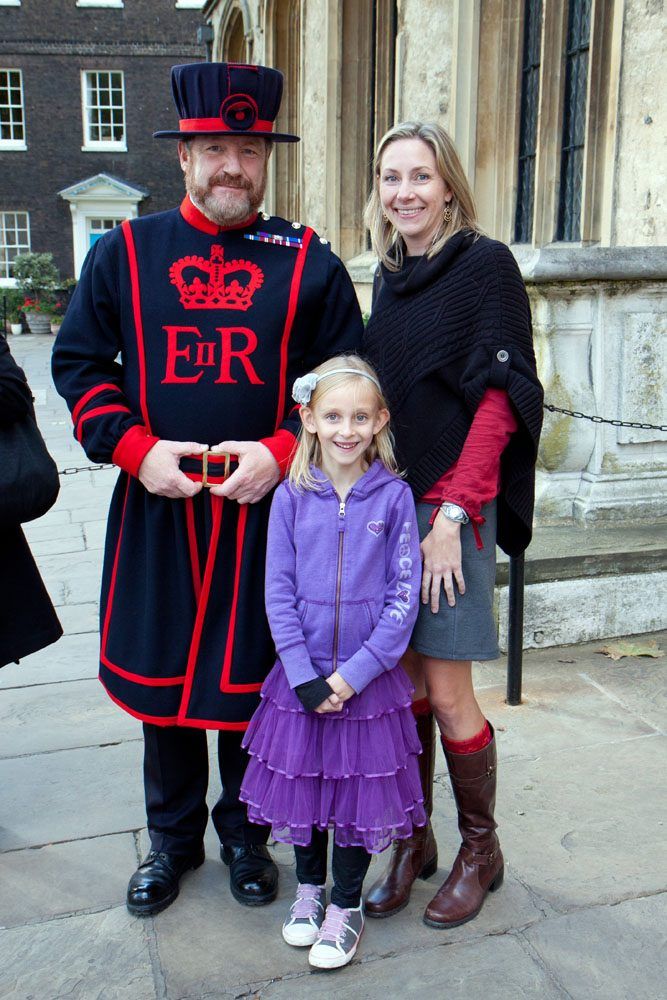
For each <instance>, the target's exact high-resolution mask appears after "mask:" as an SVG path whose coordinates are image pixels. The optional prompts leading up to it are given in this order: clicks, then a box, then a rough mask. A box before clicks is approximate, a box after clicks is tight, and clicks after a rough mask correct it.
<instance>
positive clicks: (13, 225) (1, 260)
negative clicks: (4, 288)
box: [0, 212, 30, 278]
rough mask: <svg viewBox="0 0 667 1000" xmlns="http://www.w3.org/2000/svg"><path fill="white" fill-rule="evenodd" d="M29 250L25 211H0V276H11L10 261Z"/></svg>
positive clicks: (26, 214)
mask: <svg viewBox="0 0 667 1000" xmlns="http://www.w3.org/2000/svg"><path fill="white" fill-rule="evenodd" d="M29 250H30V233H29V222H28V213H27V212H0V278H12V277H13V273H12V263H13V261H14V259H15V258H16V257H18V255H19V254H20V253H26V252H27V251H29Z"/></svg>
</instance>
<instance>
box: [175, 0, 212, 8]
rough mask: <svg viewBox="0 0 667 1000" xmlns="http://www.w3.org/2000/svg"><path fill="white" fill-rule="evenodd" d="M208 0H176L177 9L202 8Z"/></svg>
mask: <svg viewBox="0 0 667 1000" xmlns="http://www.w3.org/2000/svg"><path fill="white" fill-rule="evenodd" d="M205 2H206V0H176V3H175V4H174V6H175V7H176V10H201V9H202V7H203V6H204V3H205Z"/></svg>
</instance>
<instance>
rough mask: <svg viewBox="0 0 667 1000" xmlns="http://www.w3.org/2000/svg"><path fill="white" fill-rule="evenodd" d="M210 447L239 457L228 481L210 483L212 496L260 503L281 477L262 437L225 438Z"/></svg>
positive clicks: (241, 501) (214, 450)
mask: <svg viewBox="0 0 667 1000" xmlns="http://www.w3.org/2000/svg"><path fill="white" fill-rule="evenodd" d="M211 451H212V452H214V454H219V453H220V452H227V453H228V454H230V455H238V457H239V467H238V469H237V470H236V472H232V474H231V476H230V477H229V479H228V480H227V481H226V482H225V483H221V485H220V486H212V487H211V493H212V494H213V496H216V497H227V498H228V499H229V500H236V501H237V502H238V503H257V502H258V500H261V499H262V497H264V496H266V494H267V493H268V492H269V490H270V489H272V488H273V487H274V486H275V485H276V483H277V482H278V480H279V479H280V469H279V467H278V463H277V462H276V460H275V458H274V457H273V455H272V454H271V452H270V451H269V449H268V448H267V447H266V445H264V444H261V443H260V442H259V441H222V442H221V444H216V445H215V447H214V448H211ZM149 454H150V452H149Z"/></svg>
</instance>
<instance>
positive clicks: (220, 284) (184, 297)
mask: <svg viewBox="0 0 667 1000" xmlns="http://www.w3.org/2000/svg"><path fill="white" fill-rule="evenodd" d="M188 268H193V269H194V270H195V271H198V272H200V273H199V274H197V275H195V276H194V278H193V279H192V281H191V283H188V282H187V281H186V279H185V278H184V276H183V275H184V272H185V271H186V270H187V269H188ZM202 274H203V275H204V276H205V277H204V279H203V280H202V277H201V275H202ZM230 275H234V277H233V278H231V280H229V279H230ZM242 276H245V277H244V278H243V280H241V281H239V277H242ZM169 280H170V281H171V283H172V285H176V288H177V289H178V294H179V295H180V297H181V303H182V305H183V306H185V308H186V309H242V310H243V311H245V310H246V309H249V308H250V306H251V305H252V297H253V295H254V294H255V292H256V291H257V289H258V288H261V287H262V285H263V284H264V272H263V271H262V270H261V268H259V267H257V265H256V264H252V263H251V262H250V261H249V260H230V261H227V262H225V252H224V250H223V248H222V247H221V246H218V245H217V244H216V245H215V246H212V247H211V259H210V260H205V259H204V257H181V259H180V260H177V261H174V263H173V264H172V265H171V267H170V268H169Z"/></svg>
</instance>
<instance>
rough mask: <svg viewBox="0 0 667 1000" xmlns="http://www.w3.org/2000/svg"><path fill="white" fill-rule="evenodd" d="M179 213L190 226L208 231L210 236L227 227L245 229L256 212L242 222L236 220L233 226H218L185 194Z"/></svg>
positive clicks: (225, 230)
mask: <svg viewBox="0 0 667 1000" xmlns="http://www.w3.org/2000/svg"><path fill="white" fill-rule="evenodd" d="M181 215H182V216H183V218H184V219H185V221H186V222H188V223H189V224H190V225H191V226H194V227H195V229H200V230H201V231H202V232H203V233H208V234H209V235H210V236H217V235H218V233H225V232H227V230H228V229H246V228H247V227H248V226H252V224H253V222H254V221H255V219H256V218H257V212H255V214H254V215H251V216H250V217H249V218H248V219H245V221H244V222H237V223H235V224H234V225H233V226H219V225H218V224H217V222H212V221H211V220H210V219H209V218H208V216H206V215H204V213H203V212H201V211H200V210H199V209H198V208H197V206H196V205H194V204H193V203H192V201H191V200H190V195H189V194H186V196H185V198H184V199H183V201H182V202H181Z"/></svg>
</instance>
